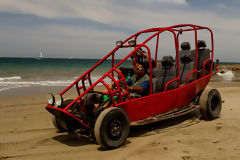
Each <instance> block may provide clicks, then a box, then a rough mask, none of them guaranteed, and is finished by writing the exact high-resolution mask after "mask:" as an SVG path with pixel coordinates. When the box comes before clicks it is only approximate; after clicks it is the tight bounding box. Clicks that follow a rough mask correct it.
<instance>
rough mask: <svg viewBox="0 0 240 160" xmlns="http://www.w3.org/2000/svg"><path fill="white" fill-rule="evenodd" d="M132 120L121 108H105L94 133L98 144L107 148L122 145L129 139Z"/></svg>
mask: <svg viewBox="0 0 240 160" xmlns="http://www.w3.org/2000/svg"><path fill="white" fill-rule="evenodd" d="M129 124H130V122H129V119H128V116H127V114H126V113H125V112H124V111H123V110H122V109H120V108H117V107H113V108H107V109H105V110H104V111H103V112H102V113H101V114H100V115H99V116H98V118H97V121H96V123H95V127H94V135H95V138H96V141H97V143H98V144H100V145H101V146H102V147H104V148H107V149H114V148H118V147H120V146H122V145H123V144H124V142H125V141H126V140H127V137H128V134H129V130H130V125H129Z"/></svg>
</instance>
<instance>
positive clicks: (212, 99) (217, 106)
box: [199, 89, 222, 120]
mask: <svg viewBox="0 0 240 160" xmlns="http://www.w3.org/2000/svg"><path fill="white" fill-rule="evenodd" d="M199 104H200V113H201V116H202V118H203V119H210V120H212V119H216V118H218V117H219V115H220V112H221V109H222V98H221V95H220V93H219V91H218V90H217V89H205V90H204V91H203V93H202V94H201V96H200V101H199Z"/></svg>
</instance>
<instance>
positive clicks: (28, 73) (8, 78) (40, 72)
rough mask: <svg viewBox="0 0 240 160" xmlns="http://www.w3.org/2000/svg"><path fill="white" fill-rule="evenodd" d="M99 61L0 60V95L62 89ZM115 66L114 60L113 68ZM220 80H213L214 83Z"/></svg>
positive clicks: (105, 65)
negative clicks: (12, 92)
mask: <svg viewBox="0 0 240 160" xmlns="http://www.w3.org/2000/svg"><path fill="white" fill-rule="evenodd" d="M98 61H99V59H56V58H42V59H37V58H0V94H1V93H2V94H3V93H4V91H7V90H13V89H17V88H26V87H34V88H35V89H36V88H38V89H39V88H40V89H41V88H43V87H45V88H49V87H52V88H54V87H61V88H65V87H67V86H69V85H70V84H71V83H73V82H74V80H76V79H77V78H78V77H80V76H81V75H82V74H83V73H85V72H86V71H87V70H88V69H90V68H91V67H92V66H93V65H94V64H96V63H97V62H98ZM118 62H119V60H116V61H115V64H117V63H118ZM223 64H233V63H223ZM234 64H235V63H234ZM122 66H125V67H130V66H131V63H130V61H127V62H126V63H124V64H123V65H122ZM110 68H111V60H106V61H105V62H104V63H103V64H101V65H100V66H99V67H97V68H96V69H95V70H94V72H92V74H91V78H92V81H93V82H95V81H96V80H98V79H99V78H100V77H101V76H102V75H104V74H105V73H106V72H107V71H108V70H109V69H110ZM220 76H221V75H220ZM220 76H218V77H216V76H215V78H214V77H213V78H214V79H216V80H217V79H219V77H220ZM233 76H234V75H233ZM228 77H229V76H228ZM235 77H238V78H239V76H235ZM220 78H221V77H220Z"/></svg>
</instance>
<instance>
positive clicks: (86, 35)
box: [0, 0, 240, 62]
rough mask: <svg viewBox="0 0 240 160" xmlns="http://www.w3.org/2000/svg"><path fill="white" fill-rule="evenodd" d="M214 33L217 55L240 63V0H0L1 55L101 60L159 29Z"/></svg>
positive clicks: (226, 60) (222, 59) (224, 59)
mask: <svg viewBox="0 0 240 160" xmlns="http://www.w3.org/2000/svg"><path fill="white" fill-rule="evenodd" d="M176 24H196V25H201V26H206V27H209V28H211V29H212V30H213V33H214V43H215V58H218V59H220V61H225V62H240V56H239V46H240V1H239V0H0V57H38V56H39V54H40V52H43V54H44V56H45V57H49V58H54V57H57V58H101V57H103V56H104V55H106V54H107V53H109V52H110V51H111V50H112V49H113V48H114V47H115V41H117V40H124V39H126V38H127V37H129V36H131V35H132V34H134V33H136V32H138V31H141V30H144V29H148V28H154V27H167V26H172V25H176Z"/></svg>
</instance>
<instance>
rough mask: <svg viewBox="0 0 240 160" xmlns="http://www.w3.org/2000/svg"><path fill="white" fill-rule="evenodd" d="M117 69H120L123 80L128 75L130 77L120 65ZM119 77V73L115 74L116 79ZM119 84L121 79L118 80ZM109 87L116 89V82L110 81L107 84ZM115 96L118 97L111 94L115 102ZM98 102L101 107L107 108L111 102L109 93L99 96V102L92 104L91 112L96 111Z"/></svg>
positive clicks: (121, 84) (121, 83) (126, 78)
mask: <svg viewBox="0 0 240 160" xmlns="http://www.w3.org/2000/svg"><path fill="white" fill-rule="evenodd" d="M119 70H120V72H121V73H122V74H123V76H124V78H125V80H126V81H127V80H128V79H129V77H130V74H129V73H128V71H127V70H124V69H123V68H122V67H120V69H119ZM121 78H122V77H121V76H120V74H117V80H119V79H121ZM119 85H120V86H123V81H120V82H119ZM109 88H110V89H111V90H114V89H116V84H115V82H114V81H112V83H111V84H110V85H109ZM102 92H108V90H104V91H102ZM117 98H118V97H117V96H113V99H114V102H115V103H117V101H116V99H117ZM100 104H103V108H107V107H108V106H109V105H111V104H112V99H111V97H110V95H106V94H104V95H103V96H101V98H100V103H97V104H94V109H93V112H95V111H96V109H97V108H98V107H99V106H100Z"/></svg>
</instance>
